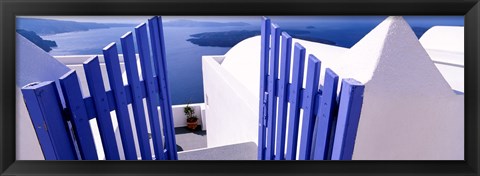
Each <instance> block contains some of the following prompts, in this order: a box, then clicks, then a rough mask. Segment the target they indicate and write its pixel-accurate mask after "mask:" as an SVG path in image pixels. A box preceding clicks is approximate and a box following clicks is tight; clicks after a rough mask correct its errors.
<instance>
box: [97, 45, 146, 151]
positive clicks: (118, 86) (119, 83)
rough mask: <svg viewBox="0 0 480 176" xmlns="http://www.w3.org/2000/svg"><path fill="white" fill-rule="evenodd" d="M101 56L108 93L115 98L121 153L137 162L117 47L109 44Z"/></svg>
mask: <svg viewBox="0 0 480 176" xmlns="http://www.w3.org/2000/svg"><path fill="white" fill-rule="evenodd" d="M103 56H104V58H105V65H106V67H107V73H108V80H109V82H110V88H111V91H109V92H108V93H110V94H113V97H114V98H115V103H114V104H115V113H116V115H117V121H118V127H119V129H120V137H121V139H122V146H123V153H124V154H125V159H126V160H137V159H138V158H137V152H136V150H135V141H134V140H133V132H132V124H131V123H130V116H129V114H128V102H127V97H126V91H125V88H124V85H123V79H122V72H121V70H120V62H119V59H118V52H117V45H116V44H115V43H111V44H110V45H108V46H107V47H105V48H104V49H103ZM111 92H113V93H111ZM108 93H107V94H108ZM112 104H113V103H112Z"/></svg>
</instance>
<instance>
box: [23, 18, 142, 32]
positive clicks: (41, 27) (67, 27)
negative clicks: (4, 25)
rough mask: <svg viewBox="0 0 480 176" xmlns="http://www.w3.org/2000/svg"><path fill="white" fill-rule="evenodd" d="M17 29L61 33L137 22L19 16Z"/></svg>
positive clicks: (125, 25) (129, 25)
mask: <svg viewBox="0 0 480 176" xmlns="http://www.w3.org/2000/svg"><path fill="white" fill-rule="evenodd" d="M16 24H17V29H23V30H27V31H33V32H35V33H37V34H38V35H50V34H59V33H65V32H76V31H88V30H90V29H101V28H111V27H133V26H135V24H116V23H90V22H75V21H63V20H51V19H38V18H17V19H16Z"/></svg>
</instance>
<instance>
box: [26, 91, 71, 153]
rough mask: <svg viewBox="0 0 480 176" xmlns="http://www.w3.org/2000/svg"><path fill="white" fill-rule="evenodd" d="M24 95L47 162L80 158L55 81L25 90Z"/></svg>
mask: <svg viewBox="0 0 480 176" xmlns="http://www.w3.org/2000/svg"><path fill="white" fill-rule="evenodd" d="M22 94H23V97H24V99H25V105H26V107H27V109H28V112H29V115H30V119H31V120H32V124H33V126H34V129H35V132H36V134H37V138H38V140H39V143H40V146H41V148H42V152H43V155H44V157H45V160H75V159H77V154H76V151H75V147H74V144H73V143H72V139H71V138H70V134H69V132H68V131H69V129H68V128H66V123H67V122H66V118H64V117H63V116H62V105H61V102H60V97H59V95H58V91H57V88H56V85H55V82H53V81H50V82H42V83H39V84H36V85H31V86H27V87H24V88H22Z"/></svg>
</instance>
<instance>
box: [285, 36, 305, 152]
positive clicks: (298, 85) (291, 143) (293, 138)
mask: <svg viewBox="0 0 480 176" xmlns="http://www.w3.org/2000/svg"><path fill="white" fill-rule="evenodd" d="M304 67H305V48H304V47H303V46H302V45H300V44H299V43H295V46H294V50H293V72H292V86H291V87H290V90H289V91H290V97H289V101H290V114H289V123H288V134H287V137H288V138H287V154H286V156H285V159H287V160H295V159H296V153H297V138H298V125H299V116H300V107H301V106H300V105H301V103H300V90H301V89H302V83H303V73H304V71H303V70H304Z"/></svg>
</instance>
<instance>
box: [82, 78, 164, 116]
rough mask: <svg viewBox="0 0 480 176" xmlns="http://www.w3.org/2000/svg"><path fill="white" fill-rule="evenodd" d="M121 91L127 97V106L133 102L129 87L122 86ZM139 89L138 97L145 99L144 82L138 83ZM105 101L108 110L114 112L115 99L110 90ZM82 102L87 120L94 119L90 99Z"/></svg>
mask: <svg viewBox="0 0 480 176" xmlns="http://www.w3.org/2000/svg"><path fill="white" fill-rule="evenodd" d="M155 82H156V81H155ZM123 89H124V90H125V95H126V97H127V104H130V103H132V102H133V99H132V96H133V95H132V90H131V87H130V85H124V86H123ZM140 89H141V91H140V97H142V98H146V97H147V95H146V93H145V82H144V81H140ZM107 99H108V107H109V108H110V111H113V110H115V106H116V103H115V97H114V94H113V92H112V91H111V90H108V91H107ZM83 101H84V103H85V106H86V108H87V114H88V118H89V119H93V118H95V117H96V116H97V112H95V105H94V104H93V99H92V97H86V98H84V99H83Z"/></svg>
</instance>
